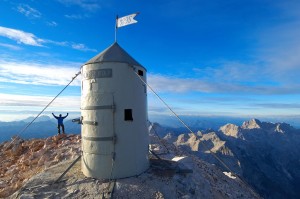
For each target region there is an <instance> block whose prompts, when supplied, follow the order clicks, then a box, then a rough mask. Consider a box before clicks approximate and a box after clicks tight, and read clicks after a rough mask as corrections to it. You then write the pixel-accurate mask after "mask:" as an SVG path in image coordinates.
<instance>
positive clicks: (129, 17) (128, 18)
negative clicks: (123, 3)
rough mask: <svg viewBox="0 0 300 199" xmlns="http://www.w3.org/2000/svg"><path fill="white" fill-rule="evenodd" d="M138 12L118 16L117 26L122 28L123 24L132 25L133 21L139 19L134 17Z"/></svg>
mask: <svg viewBox="0 0 300 199" xmlns="http://www.w3.org/2000/svg"><path fill="white" fill-rule="evenodd" d="M138 14H139V13H134V14H131V15H127V16H125V17H121V18H118V17H117V28H120V27H122V26H127V25H130V24H133V23H137V21H136V20H135V19H134V17H135V16H136V15H138Z"/></svg>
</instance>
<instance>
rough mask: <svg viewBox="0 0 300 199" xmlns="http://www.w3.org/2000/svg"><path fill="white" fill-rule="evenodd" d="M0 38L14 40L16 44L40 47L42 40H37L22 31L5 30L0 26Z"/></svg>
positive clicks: (32, 35) (30, 34)
mask: <svg viewBox="0 0 300 199" xmlns="http://www.w3.org/2000/svg"><path fill="white" fill-rule="evenodd" d="M0 36H3V37H7V38H9V39H12V40H15V41H17V42H18V43H23V44H26V45H31V46H42V43H43V39H39V38H37V37H36V36H35V35H34V34H32V33H28V32H24V31H22V30H17V29H12V28H6V27H3V26H0Z"/></svg>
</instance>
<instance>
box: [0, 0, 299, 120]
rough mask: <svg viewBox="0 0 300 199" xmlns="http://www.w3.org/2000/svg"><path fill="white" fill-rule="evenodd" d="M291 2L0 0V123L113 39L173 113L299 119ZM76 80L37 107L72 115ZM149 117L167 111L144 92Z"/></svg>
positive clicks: (29, 111) (28, 109)
mask: <svg viewBox="0 0 300 199" xmlns="http://www.w3.org/2000/svg"><path fill="white" fill-rule="evenodd" d="M299 10H300V2H299V1H297V0H288V1H278V0H251V1H250V0H244V1H238V0H230V1H223V0H212V1H202V0H190V1H183V0H164V1H157V0H153V1H137V0H132V1H115V0H113V1H105V0H88V1H87V0H49V1H37V0H30V1H8V0H2V1H1V2H0V121H11V120H17V119H22V118H26V117H28V116H34V115H36V114H37V112H39V111H40V110H42V108H43V107H44V106H45V105H46V104H47V103H48V102H49V101H50V100H51V99H52V98H53V97H54V96H55V95H56V94H57V93H58V92H59V91H60V90H61V89H62V88H63V87H64V85H66V84H67V83H68V82H69V81H70V80H71V78H72V77H73V76H74V75H75V73H77V72H78V71H79V69H80V66H81V65H82V64H83V63H85V62H86V61H87V60H89V59H90V58H91V57H93V56H95V55H96V54H98V53H100V52H101V51H102V50H104V49H105V48H107V47H108V46H109V45H111V44H112V43H113V42H114V26H115V17H116V15H117V14H118V15H119V16H120V17H121V16H125V15H128V14H132V13H135V12H140V14H139V15H138V16H137V17H136V20H137V21H138V23H137V24H133V25H130V26H126V27H122V28H120V29H119V30H118V43H119V44H120V45H121V46H122V47H123V48H124V49H125V50H126V51H127V52H128V53H129V54H131V55H132V56H133V57H134V58H135V59H136V60H137V61H138V62H140V63H141V64H143V65H144V66H145V67H146V68H147V70H148V82H149V84H150V85H151V86H152V87H153V88H154V89H155V90H156V91H157V92H158V93H159V94H160V95H161V96H162V98H164V99H165V100H166V102H167V103H168V104H169V105H170V106H171V107H173V108H174V110H175V111H176V112H177V113H178V114H181V115H201V116H203V115H204V116H235V117H242V116H243V117H244V116H245V117H299V116H300V114H299V110H300V103H299V99H300V87H299V86H300V37H299V35H300V12H299ZM80 78H81V77H79V78H78V79H77V80H76V81H74V83H72V86H70V87H69V88H68V89H67V90H66V91H65V92H64V93H63V95H62V96H61V97H60V98H58V100H57V101H56V102H55V103H54V104H53V105H52V106H51V107H50V108H49V109H47V111H46V112H45V113H46V114H49V113H51V112H56V113H65V112H69V113H70V115H71V117H75V116H78V115H79V112H80ZM148 104H149V114H150V115H156V114H166V115H168V114H169V113H168V112H167V110H166V109H165V108H164V107H163V105H162V104H161V103H160V101H158V100H157V99H156V98H155V96H153V95H152V94H151V93H149V95H148Z"/></svg>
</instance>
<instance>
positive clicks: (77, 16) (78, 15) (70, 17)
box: [65, 14, 90, 19]
mask: <svg viewBox="0 0 300 199" xmlns="http://www.w3.org/2000/svg"><path fill="white" fill-rule="evenodd" d="M65 17H66V18H68V19H85V18H89V17H90V15H87V14H84V15H82V14H71V15H65Z"/></svg>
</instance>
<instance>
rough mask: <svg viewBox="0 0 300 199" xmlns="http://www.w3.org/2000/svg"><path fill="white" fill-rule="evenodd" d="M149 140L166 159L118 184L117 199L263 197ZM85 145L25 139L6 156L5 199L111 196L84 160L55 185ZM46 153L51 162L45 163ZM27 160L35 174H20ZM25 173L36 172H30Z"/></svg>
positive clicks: (76, 140)
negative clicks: (88, 174) (83, 166)
mask: <svg viewBox="0 0 300 199" xmlns="http://www.w3.org/2000/svg"><path fill="white" fill-rule="evenodd" d="M150 139H151V145H150V149H151V150H152V151H153V152H154V153H155V154H158V155H159V157H160V158H161V159H157V158H155V157H154V156H150V162H151V167H150V169H149V170H147V171H146V172H144V173H143V174H141V175H139V176H135V177H131V178H125V179H118V180H116V183H115V187H114V191H113V198H258V196H257V194H256V193H255V192H253V191H252V190H251V188H250V187H248V186H247V185H245V184H244V183H243V182H241V181H240V180H239V179H238V178H236V177H234V176H232V175H231V174H230V173H223V171H222V170H220V169H219V168H218V167H216V166H214V165H211V164H209V163H207V162H205V161H202V160H201V159H199V158H198V157H197V156H194V155H190V154H186V153H185V152H184V151H182V150H180V149H179V148H176V147H175V146H174V145H173V144H172V143H169V142H167V141H166V140H160V139H158V137H156V136H155V135H153V133H150ZM4 145H7V143H4V144H2V145H1V147H2V148H1V149H3V148H4ZM80 145H81V144H80V137H79V136H77V135H76V136H75V135H68V136H66V137H64V138H63V137H59V136H54V137H50V138H47V139H33V140H28V141H26V140H20V142H19V144H16V145H12V147H9V148H10V149H7V150H6V152H5V157H10V158H7V159H5V162H6V164H8V163H9V164H10V165H7V166H8V170H4V169H3V167H2V168H1V173H3V176H5V178H3V180H2V178H1V180H2V181H3V183H5V186H6V187H10V189H5V190H4V189H1V191H2V192H1V193H2V194H6V195H2V197H7V196H8V195H10V194H12V193H13V192H14V191H15V190H17V189H18V188H20V189H19V190H18V191H17V192H16V193H14V194H13V195H11V196H9V198H99V197H101V195H103V194H104V193H106V192H107V187H108V185H109V182H108V180H101V179H93V178H88V177H85V176H84V175H83V174H82V172H81V169H80V161H78V162H77V163H76V164H75V165H74V166H73V167H72V168H71V170H70V171H69V172H68V173H67V174H66V176H65V177H64V178H63V179H62V180H61V181H60V182H58V183H54V182H55V180H57V178H58V177H59V175H60V174H61V173H63V172H64V171H65V169H66V168H67V167H68V166H69V165H70V164H71V162H72V161H73V160H72V159H73V158H75V157H77V156H78V154H79V153H80ZM20 146H22V148H21V149H20V150H17V151H19V153H16V154H10V153H11V151H13V150H12V149H13V148H15V147H16V148H19V147H20ZM27 147H28V148H27ZM41 154H44V155H45V156H46V157H47V158H46V157H45V159H44V158H43V157H44V156H43V155H41ZM25 156H26V157H27V158H23V160H25V159H28V158H29V159H30V158H33V159H32V160H33V161H32V162H35V163H34V164H31V166H30V165H28V166H27V167H28V168H29V167H30V169H28V168H25V170H21V168H22V165H23V162H24V161H23V162H22V161H21V160H20V159H22V158H18V157H25ZM34 157H36V158H34ZM38 157H39V158H38ZM41 159H42V160H41ZM43 163H44V164H43ZM166 165H168V166H166ZM35 168H38V169H36V170H35ZM12 169H14V170H13V172H12ZM26 170H32V171H33V172H27V173H26V172H25V171H26ZM7 171H10V172H7ZM187 171H188V172H187ZM190 171H192V173H191V172H190ZM12 173H15V174H16V175H18V176H17V178H20V179H22V180H20V182H19V185H18V186H16V182H13V181H11V180H10V179H12V178H13V176H14V175H13V174H12ZM36 173H37V174H36ZM21 176H23V177H21Z"/></svg>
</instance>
